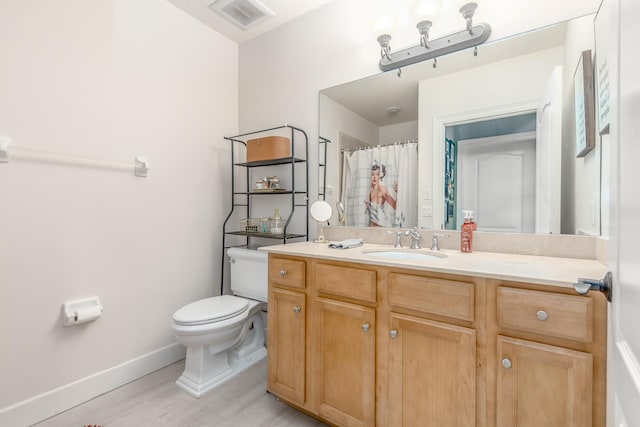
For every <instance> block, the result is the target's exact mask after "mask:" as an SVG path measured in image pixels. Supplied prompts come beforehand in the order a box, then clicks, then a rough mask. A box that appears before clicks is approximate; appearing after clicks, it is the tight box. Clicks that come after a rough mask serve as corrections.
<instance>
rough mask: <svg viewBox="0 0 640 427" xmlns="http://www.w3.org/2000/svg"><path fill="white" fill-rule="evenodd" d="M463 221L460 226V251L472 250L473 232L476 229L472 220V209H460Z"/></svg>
mask: <svg viewBox="0 0 640 427" xmlns="http://www.w3.org/2000/svg"><path fill="white" fill-rule="evenodd" d="M462 212H463V214H464V223H463V224H462V225H461V226H460V231H461V233H460V251H461V252H473V232H474V231H475V230H476V223H475V222H473V211H462Z"/></svg>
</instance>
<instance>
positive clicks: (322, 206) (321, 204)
mask: <svg viewBox="0 0 640 427" xmlns="http://www.w3.org/2000/svg"><path fill="white" fill-rule="evenodd" d="M309 214H310V215H311V218H313V219H314V220H316V221H317V222H318V238H317V239H316V240H314V242H315V243H327V242H329V241H328V240H327V239H325V238H324V235H323V234H322V223H323V222H325V221H327V220H328V219H329V218H331V205H330V204H329V203H327V202H325V201H324V200H318V201H317V202H313V204H312V205H311V208H310V209H309Z"/></svg>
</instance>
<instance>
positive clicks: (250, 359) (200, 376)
mask: <svg viewBox="0 0 640 427" xmlns="http://www.w3.org/2000/svg"><path fill="white" fill-rule="evenodd" d="M253 323H254V324H255V327H253V325H252V327H251V330H250V331H248V333H247V335H246V337H245V338H244V340H243V342H242V344H240V345H239V346H237V347H235V348H232V349H229V350H226V351H221V352H219V353H217V354H211V352H210V351H209V350H210V348H209V347H208V346H204V347H188V348H187V357H186V359H185V368H184V372H183V373H182V375H181V376H180V378H178V380H177V381H176V385H178V387H180V388H182V389H183V390H184V391H186V392H187V393H189V394H190V395H191V396H193V397H197V398H199V397H200V396H202V395H204V394H205V393H207V392H209V391H211V390H213V389H214V388H216V387H218V386H219V385H221V384H222V383H224V382H226V381H228V380H229V379H231V378H233V377H234V376H236V375H238V374H239V373H240V372H242V371H244V370H245V369H247V368H249V367H250V366H252V365H254V364H255V363H256V362H258V361H260V360H262V359H264V358H265V357H266V356H267V348H266V347H265V346H264V332H263V329H262V322H261V320H259V318H255V317H254V318H253Z"/></svg>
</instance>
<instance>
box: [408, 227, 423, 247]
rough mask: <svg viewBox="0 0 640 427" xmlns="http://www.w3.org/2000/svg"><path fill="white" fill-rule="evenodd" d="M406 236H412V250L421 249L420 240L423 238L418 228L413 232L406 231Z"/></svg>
mask: <svg viewBox="0 0 640 427" xmlns="http://www.w3.org/2000/svg"><path fill="white" fill-rule="evenodd" d="M404 235H405V236H411V249H420V238H421V237H422V236H421V235H420V233H418V227H414V229H413V230H407V231H405V232H404Z"/></svg>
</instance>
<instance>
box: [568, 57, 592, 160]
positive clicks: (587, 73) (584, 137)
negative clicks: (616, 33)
mask: <svg viewBox="0 0 640 427" xmlns="http://www.w3.org/2000/svg"><path fill="white" fill-rule="evenodd" d="M573 85H574V90H575V92H574V106H575V111H574V112H575V129H576V135H575V137H576V157H584V156H586V155H587V154H588V153H589V152H590V151H591V150H593V148H594V147H595V123H594V120H595V112H594V107H595V105H594V92H593V63H592V61H591V50H585V51H583V52H582V53H581V54H580V58H579V59H578V65H577V67H576V70H575V72H574V74H573Z"/></svg>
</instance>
